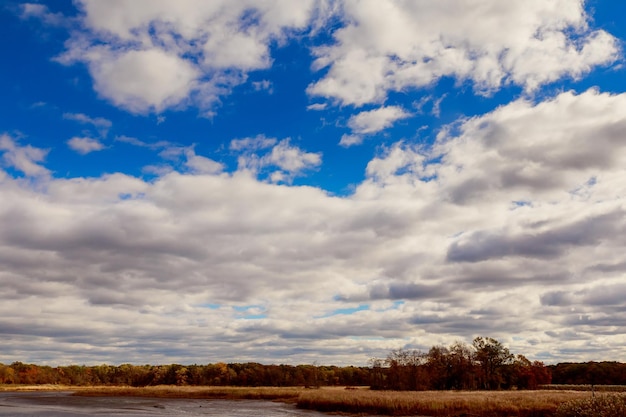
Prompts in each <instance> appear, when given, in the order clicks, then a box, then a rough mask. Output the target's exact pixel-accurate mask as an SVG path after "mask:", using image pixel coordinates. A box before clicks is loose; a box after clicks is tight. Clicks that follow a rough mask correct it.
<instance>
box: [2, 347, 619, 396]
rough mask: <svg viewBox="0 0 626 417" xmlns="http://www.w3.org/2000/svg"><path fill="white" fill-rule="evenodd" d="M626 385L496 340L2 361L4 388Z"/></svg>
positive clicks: (604, 366)
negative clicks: (166, 360) (315, 354)
mask: <svg viewBox="0 0 626 417" xmlns="http://www.w3.org/2000/svg"><path fill="white" fill-rule="evenodd" d="M551 383H552V384H593V385H626V364H624V363H620V362H586V363H560V364H558V365H549V366H545V365H544V364H543V363H542V362H538V361H534V362H531V361H529V360H528V359H526V358H525V357H524V356H523V355H513V354H511V353H510V352H509V350H508V348H506V347H505V346H503V345H502V344H501V343H500V342H498V341H497V340H495V339H492V338H482V337H478V338H476V339H474V341H473V343H472V344H471V345H467V344H464V343H454V344H453V345H451V346H447V347H446V346H433V347H432V348H431V349H430V350H429V351H428V352H420V351H416V350H403V349H401V350H394V351H392V352H390V353H389V354H388V355H387V357H386V358H374V359H371V361H370V366H367V367H354V366H344V367H339V366H316V365H297V366H293V365H262V364H259V363H253V362H248V363H229V364H226V363H215V364H207V365H179V364H171V365H131V364H124V365H119V366H112V365H97V366H85V365H71V366H59V367H50V366H42V365H35V364H25V363H22V362H14V363H12V364H10V365H5V364H1V363H0V384H63V385H130V386H136V387H140V386H149V385H217V386H308V387H317V386H330V385H342V386H343V385H345V386H370V387H371V388H372V389H388V390H449V389H536V388H538V387H539V386H540V385H546V384H551Z"/></svg>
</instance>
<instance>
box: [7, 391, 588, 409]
mask: <svg viewBox="0 0 626 417" xmlns="http://www.w3.org/2000/svg"><path fill="white" fill-rule="evenodd" d="M0 390H5V391H6V390H11V391H15V390H23V391H25V390H62V391H74V392H75V395H80V396H140V397H154V398H207V399H217V398H220V399H264V400H273V401H284V402H289V403H294V404H297V406H298V407H300V408H304V409H312V410H318V411H323V412H329V413H342V414H355V415H358V414H360V415H367V414H378V415H392V416H408V415H413V416H414V415H422V416H437V417H448V416H471V417H478V416H480V417H552V416H553V415H554V412H555V410H556V408H557V407H558V405H559V404H561V403H563V402H566V401H570V400H574V399H585V398H591V396H592V393H590V392H584V391H574V390H540V391H418V392H409V391H404V392H399V391H371V390H369V389H367V388H358V389H345V388H343V387H341V388H339V387H336V388H330V387H328V388H320V389H305V388H302V387H284V388H275V387H257V388H240V387H192V386H152V387H142V388H133V387H118V386H106V387H74V386H57V385H43V386H42V385H40V386H11V385H4V386H0Z"/></svg>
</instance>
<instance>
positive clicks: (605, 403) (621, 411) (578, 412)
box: [556, 394, 626, 417]
mask: <svg viewBox="0 0 626 417" xmlns="http://www.w3.org/2000/svg"><path fill="white" fill-rule="evenodd" d="M624 416H626V395H623V394H608V395H599V396H594V397H591V398H585V399H579V400H573V401H568V402H566V403H563V404H561V405H560V406H559V408H558V409H557V411H556V417H624Z"/></svg>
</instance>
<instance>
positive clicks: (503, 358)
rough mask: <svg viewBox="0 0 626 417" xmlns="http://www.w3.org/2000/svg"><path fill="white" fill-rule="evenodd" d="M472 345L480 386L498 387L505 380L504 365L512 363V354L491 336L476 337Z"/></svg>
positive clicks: (487, 387)
mask: <svg viewBox="0 0 626 417" xmlns="http://www.w3.org/2000/svg"><path fill="white" fill-rule="evenodd" d="M472 346H473V347H474V350H475V353H474V358H475V359H476V362H477V363H478V365H479V370H480V373H479V380H480V384H479V386H480V388H483V389H500V388H501V387H502V384H503V383H504V382H505V369H506V366H507V365H509V364H511V363H512V361H513V355H512V354H511V352H509V349H508V348H506V347H505V346H504V345H502V343H500V342H498V341H497V340H495V339H492V338H491V337H486V338H483V337H477V338H475V339H474V341H473V342H472Z"/></svg>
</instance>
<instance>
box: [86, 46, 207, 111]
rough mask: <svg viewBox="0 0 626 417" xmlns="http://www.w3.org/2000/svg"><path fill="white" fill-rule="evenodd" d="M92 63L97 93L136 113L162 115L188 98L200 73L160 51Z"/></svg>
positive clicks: (131, 53) (109, 58)
mask: <svg viewBox="0 0 626 417" xmlns="http://www.w3.org/2000/svg"><path fill="white" fill-rule="evenodd" d="M106 55H108V56H105V57H103V59H102V60H99V61H94V62H91V63H90V66H89V68H90V72H91V74H92V76H93V77H94V89H95V90H96V91H97V92H98V93H99V94H101V95H102V96H103V97H105V98H107V99H109V100H111V101H112V102H113V103H114V104H116V105H118V106H120V107H124V108H126V109H128V110H130V111H132V112H136V113H145V112H148V111H155V112H157V113H158V112H161V111H163V110H164V109H165V108H168V107H172V106H175V105H177V104H180V103H181V102H182V101H184V100H185V99H187V98H188V96H189V94H190V92H191V90H192V89H194V86H195V82H196V80H197V78H198V77H199V76H200V72H199V71H198V70H197V69H196V68H195V67H194V66H193V65H192V64H190V63H189V62H187V61H185V60H183V59H181V58H179V57H178V56H176V55H175V54H171V53H167V52H164V51H161V50H158V49H152V50H143V51H129V52H123V53H121V54H119V55H118V54H106Z"/></svg>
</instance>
